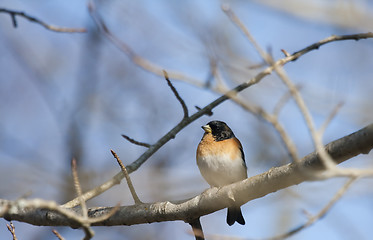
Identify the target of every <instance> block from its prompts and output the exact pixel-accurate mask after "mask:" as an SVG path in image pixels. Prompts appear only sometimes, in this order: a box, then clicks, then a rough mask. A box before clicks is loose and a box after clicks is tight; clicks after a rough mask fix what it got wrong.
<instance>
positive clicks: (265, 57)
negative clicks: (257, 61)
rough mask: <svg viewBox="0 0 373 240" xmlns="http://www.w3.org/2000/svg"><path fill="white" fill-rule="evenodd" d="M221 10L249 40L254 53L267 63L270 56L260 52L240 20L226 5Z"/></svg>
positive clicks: (260, 49)
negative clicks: (254, 50)
mask: <svg viewBox="0 0 373 240" xmlns="http://www.w3.org/2000/svg"><path fill="white" fill-rule="evenodd" d="M221 9H222V10H223V11H224V12H225V14H227V16H228V17H229V18H230V19H231V21H232V22H233V23H234V24H235V25H236V26H237V27H238V28H239V29H241V31H242V32H243V33H244V34H245V36H246V37H247V38H248V39H249V40H250V42H251V44H252V45H253V46H254V48H255V49H256V51H257V52H258V53H259V54H260V56H261V57H262V58H263V60H264V61H265V62H266V63H268V61H269V58H270V55H269V54H268V53H266V52H265V51H263V50H262V48H261V47H260V46H259V44H258V43H257V42H256V41H255V39H254V37H253V36H252V35H251V34H250V32H249V30H248V29H247V28H246V27H245V25H244V24H243V23H242V22H241V20H240V19H239V18H238V17H237V16H236V14H235V13H234V12H233V11H232V9H231V8H230V6H229V5H228V4H223V5H222V6H221Z"/></svg>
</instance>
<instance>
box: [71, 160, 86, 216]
mask: <svg viewBox="0 0 373 240" xmlns="http://www.w3.org/2000/svg"><path fill="white" fill-rule="evenodd" d="M71 172H72V174H73V181H74V187H75V191H76V194H77V195H78V198H79V200H80V206H81V207H82V213H83V217H84V218H88V210H87V205H86V204H85V201H84V199H82V198H81V196H82V188H81V187H80V183H79V178H78V171H77V169H76V160H75V158H73V159H72V160H71Z"/></svg>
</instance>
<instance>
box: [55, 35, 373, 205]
mask: <svg viewBox="0 0 373 240" xmlns="http://www.w3.org/2000/svg"><path fill="white" fill-rule="evenodd" d="M340 38H341V36H332V37H328V38H326V39H324V40H321V41H319V42H317V43H315V44H312V45H310V46H313V47H312V48H310V46H308V47H305V48H303V49H302V50H300V51H298V52H296V53H294V54H293V55H290V56H288V57H284V58H281V59H279V60H277V61H276V62H275V63H274V64H273V65H271V66H268V67H267V68H265V69H264V70H263V71H261V72H260V73H258V74H257V75H256V76H255V77H253V78H251V79H250V80H248V81H246V82H244V83H242V84H240V85H238V86H237V87H235V88H233V89H232V90H231V91H230V92H232V93H237V92H241V91H242V90H244V89H246V88H249V87H250V86H252V85H254V84H256V83H258V82H260V81H261V80H262V79H263V78H264V77H265V76H267V75H269V74H271V73H272V72H273V71H274V69H275V68H276V67H278V66H282V65H284V64H286V63H288V62H291V61H293V60H296V59H297V58H299V57H300V56H302V55H304V54H306V53H308V52H310V51H312V50H315V49H318V47H320V46H322V45H324V44H327V43H331V42H334V41H339V40H340ZM342 38H343V39H344V40H351V39H355V40H356V39H364V38H373V33H362V34H355V35H345V36H343V37H342ZM315 46H318V47H315ZM228 95H229V92H228V93H227V94H225V95H223V96H220V97H218V98H217V99H216V100H214V101H212V102H211V103H210V104H208V105H206V106H205V107H204V108H202V109H201V110H199V111H197V112H196V113H195V114H193V115H191V116H189V118H188V119H184V120H183V121H182V122H180V123H178V124H177V125H176V126H175V127H174V128H173V129H171V130H170V131H169V132H168V133H166V134H165V135H164V136H162V137H161V138H160V139H159V140H158V141H157V142H156V143H155V144H153V145H152V146H151V147H150V148H149V149H148V150H147V151H146V152H144V153H143V154H142V155H141V156H140V157H139V158H137V159H136V160H135V161H134V162H132V163H131V164H130V165H128V166H127V171H128V173H131V172H133V171H136V170H137V169H138V168H139V167H140V166H141V165H142V164H143V163H144V162H145V161H146V160H147V159H148V158H149V157H150V156H152V155H153V154H154V153H155V152H156V151H158V149H159V148H161V147H162V146H163V145H164V144H166V143H167V142H168V141H169V140H171V139H173V138H174V137H175V135H176V134H177V133H178V132H180V131H181V130H182V129H184V127H186V126H187V125H189V124H190V123H192V122H194V121H195V120H197V119H198V118H200V117H201V116H203V115H205V114H209V113H211V110H212V109H213V108H215V107H216V106H218V105H219V104H221V103H222V102H224V101H226V100H228V99H229V97H228ZM123 178H124V174H123V173H122V172H119V173H118V174H116V175H115V176H114V177H112V178H111V179H109V180H108V181H106V182H105V183H103V184H101V185H100V186H97V187H95V188H94V189H91V190H90V191H88V192H86V193H84V194H83V195H82V197H83V198H84V200H88V199H91V198H93V197H95V196H98V195H100V194H101V193H103V192H105V191H107V190H108V189H110V188H111V187H113V186H115V185H116V184H119V183H120V181H121V180H122V179H123ZM77 205H79V200H78V199H77V198H75V199H73V200H71V201H69V202H67V203H65V204H64V205H62V206H63V207H65V208H71V207H75V206H77Z"/></svg>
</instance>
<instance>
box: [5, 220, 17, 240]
mask: <svg viewBox="0 0 373 240" xmlns="http://www.w3.org/2000/svg"><path fill="white" fill-rule="evenodd" d="M6 227H7V228H8V230H9V232H10V233H11V234H12V237H13V240H17V236H16V228H15V227H14V225H13V223H12V222H10V224H7V225H6Z"/></svg>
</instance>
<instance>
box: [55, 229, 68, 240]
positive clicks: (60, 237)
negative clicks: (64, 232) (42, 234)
mask: <svg viewBox="0 0 373 240" xmlns="http://www.w3.org/2000/svg"><path fill="white" fill-rule="evenodd" d="M52 232H53V234H54V235H56V237H57V238H58V239H59V240H65V239H64V238H63V237H62V236H61V234H60V233H59V232H57V230H56V229H53V230H52Z"/></svg>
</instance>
